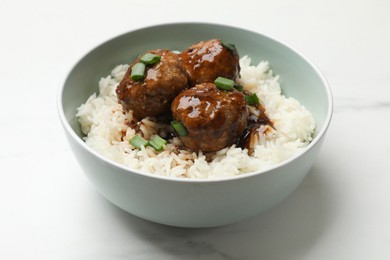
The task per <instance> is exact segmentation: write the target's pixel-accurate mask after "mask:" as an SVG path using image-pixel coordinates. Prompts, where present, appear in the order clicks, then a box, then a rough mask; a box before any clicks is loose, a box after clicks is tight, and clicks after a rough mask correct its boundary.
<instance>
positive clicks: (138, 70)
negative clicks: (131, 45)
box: [130, 62, 146, 81]
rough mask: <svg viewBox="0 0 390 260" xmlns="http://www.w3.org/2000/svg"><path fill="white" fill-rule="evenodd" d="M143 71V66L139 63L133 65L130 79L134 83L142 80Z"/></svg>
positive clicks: (144, 67)
mask: <svg viewBox="0 0 390 260" xmlns="http://www.w3.org/2000/svg"><path fill="white" fill-rule="evenodd" d="M145 69H146V66H145V64H143V63H141V62H138V63H136V64H134V66H133V68H131V75H130V77H131V79H133V80H135V81H140V80H143V79H144V77H145Z"/></svg>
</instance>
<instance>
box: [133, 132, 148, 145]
mask: <svg viewBox="0 0 390 260" xmlns="http://www.w3.org/2000/svg"><path fill="white" fill-rule="evenodd" d="M130 144H131V145H132V146H134V147H135V148H138V149H141V146H144V147H145V146H147V145H148V144H149V142H148V141H147V140H145V139H144V138H142V136H141V135H139V134H138V135H135V136H134V137H133V138H131V140H130Z"/></svg>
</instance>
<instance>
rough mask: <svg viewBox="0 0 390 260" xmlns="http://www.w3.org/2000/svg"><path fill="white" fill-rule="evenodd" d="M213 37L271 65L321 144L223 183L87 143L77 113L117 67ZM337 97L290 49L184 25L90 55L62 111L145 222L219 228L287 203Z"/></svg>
mask: <svg viewBox="0 0 390 260" xmlns="http://www.w3.org/2000/svg"><path fill="white" fill-rule="evenodd" d="M211 38H221V39H226V40H228V41H229V42H232V43H235V44H236V46H237V48H238V51H239V53H240V55H241V56H243V55H246V54H247V55H249V56H250V57H251V58H252V62H253V63H258V62H259V61H261V60H267V61H269V62H270V65H271V68H272V70H273V71H274V72H275V73H276V74H278V75H280V77H281V84H282V88H283V93H284V94H285V95H287V96H291V97H294V98H296V99H297V100H299V101H300V102H301V103H302V104H303V105H304V106H305V107H306V108H307V109H308V110H309V111H311V112H312V113H313V115H314V117H315V120H316V123H317V128H316V133H315V137H314V140H313V141H312V143H310V145H309V146H308V147H306V148H305V150H304V152H303V153H301V154H299V155H297V156H295V157H293V158H290V159H288V160H287V161H285V162H283V163H281V164H279V165H276V166H275V167H273V168H271V169H269V170H267V171H263V172H255V173H250V174H246V175H242V176H239V177H229V178H223V179H217V180H198V179H197V180H194V179H178V178H168V177H160V176H156V175H153V174H149V173H143V172H139V171H137V170H132V169H129V168H126V167H124V166H122V165H120V164H118V163H116V162H113V161H111V160H108V159H106V158H104V157H103V156H101V155H99V154H98V153H96V152H95V151H94V150H92V149H91V148H89V147H88V146H87V145H86V144H85V143H84V141H83V140H82V134H81V131H80V126H79V124H78V121H77V118H76V117H75V114H76V108H77V107H78V106H80V104H82V103H84V102H85V101H86V100H87V98H88V97H89V96H90V95H91V94H92V93H94V92H97V91H98V87H97V86H98V81H99V79H100V78H101V77H103V76H105V75H108V74H109V73H110V71H111V69H112V68H114V67H115V65H117V64H124V63H129V62H131V61H132V60H133V59H134V58H135V57H136V56H137V55H138V54H140V53H142V52H144V51H146V50H148V49H156V48H168V49H172V50H183V49H184V48H186V47H187V46H189V45H191V44H192V43H196V42H198V41H200V40H207V39H211ZM332 108H333V103H332V95H331V91H330V88H329V85H328V83H327V82H326V80H325V78H324V76H323V75H322V74H321V72H320V71H319V70H318V69H317V68H316V67H315V66H314V65H313V63H312V62H310V61H309V60H308V59H307V58H305V57H304V56H303V55H302V54H300V53H299V52H297V51H296V50H294V49H292V48H291V47H289V46H288V45H286V44H284V43H281V42H280V41H277V40H275V39H272V38H270V37H268V36H265V35H263V34H260V33H256V32H252V31H248V30H245V29H240V28H235V27H229V26H224V25H217V24H205V23H177V24H164V25H158V26H152V27H147V28H142V29H139V30H135V31H132V32H129V33H126V34H123V35H121V36H118V37H116V38H114V39H111V40H109V41H107V42H105V43H103V44H101V45H99V46H98V47H96V48H95V49H93V50H92V51H90V52H89V53H87V54H86V55H85V56H84V57H83V58H82V59H81V60H80V61H79V62H78V63H77V64H76V65H75V66H74V67H73V69H72V70H71V71H70V73H69V75H68V77H67V79H66V81H65V83H64V85H63V86H62V87H61V89H60V90H59V94H58V111H59V117H60V120H61V123H62V125H63V127H64V129H65V134H66V137H67V139H68V141H69V144H70V147H71V149H72V151H73V153H74V155H75V157H76V159H77V160H78V162H79V164H80V166H81V168H82V169H83V171H84V172H85V174H86V175H87V177H88V178H89V180H90V181H91V182H92V184H93V185H94V186H95V187H96V189H97V190H98V191H99V192H100V193H101V194H102V195H103V196H104V197H105V198H107V199H108V200H109V201H111V202H112V203H113V204H115V205H117V206H118V207H120V208H122V209H123V210H125V211H127V212H129V213H131V214H133V215H136V216H138V217H141V218H144V219H147V220H150V221H154V222H158V223H162V224H167V225H172V226H180V227H214V226H221V225H226V224H230V223H234V222H237V221H241V220H243V219H247V218H249V217H253V216H255V215H257V214H259V213H261V212H263V211H265V210H267V209H269V208H271V207H273V206H275V205H276V204H278V203H279V202H281V201H282V200H284V199H285V198H286V197H287V196H289V195H290V194H291V193H292V192H293V191H294V190H295V189H296V188H297V187H298V186H299V184H300V183H301V182H302V180H303V179H304V177H305V176H306V175H307V173H308V171H309V170H310V168H311V167H312V165H313V163H314V162H315V160H316V157H317V154H318V152H319V150H320V147H321V145H322V143H323V141H324V137H325V133H326V131H327V128H328V126H329V124H330V121H331V116H332Z"/></svg>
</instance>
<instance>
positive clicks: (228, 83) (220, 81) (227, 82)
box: [214, 77, 235, 90]
mask: <svg viewBox="0 0 390 260" xmlns="http://www.w3.org/2000/svg"><path fill="white" fill-rule="evenodd" d="M214 84H215V85H216V86H217V88H219V89H222V90H232V89H233V86H234V84H235V83H234V81H233V80H231V79H227V78H223V77H218V78H217V79H216V80H214Z"/></svg>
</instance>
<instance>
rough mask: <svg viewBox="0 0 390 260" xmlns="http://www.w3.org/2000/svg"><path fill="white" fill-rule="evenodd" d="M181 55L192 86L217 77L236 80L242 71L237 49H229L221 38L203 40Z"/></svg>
mask: <svg viewBox="0 0 390 260" xmlns="http://www.w3.org/2000/svg"><path fill="white" fill-rule="evenodd" d="M180 56H181V57H182V59H183V65H184V67H185V68H186V70H187V72H188V74H189V77H190V86H194V85H196V84H199V83H209V82H214V80H215V79H216V78H217V77H219V76H220V77H224V78H229V79H232V80H235V79H236V78H237V77H238V75H239V73H240V64H239V56H238V52H237V49H236V48H234V49H232V50H231V49H229V48H227V47H225V46H223V45H222V44H221V40H216V39H213V40H208V41H201V42H199V43H197V44H194V45H192V46H190V47H189V48H188V49H187V50H185V51H183V52H182V53H181V54H180Z"/></svg>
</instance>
